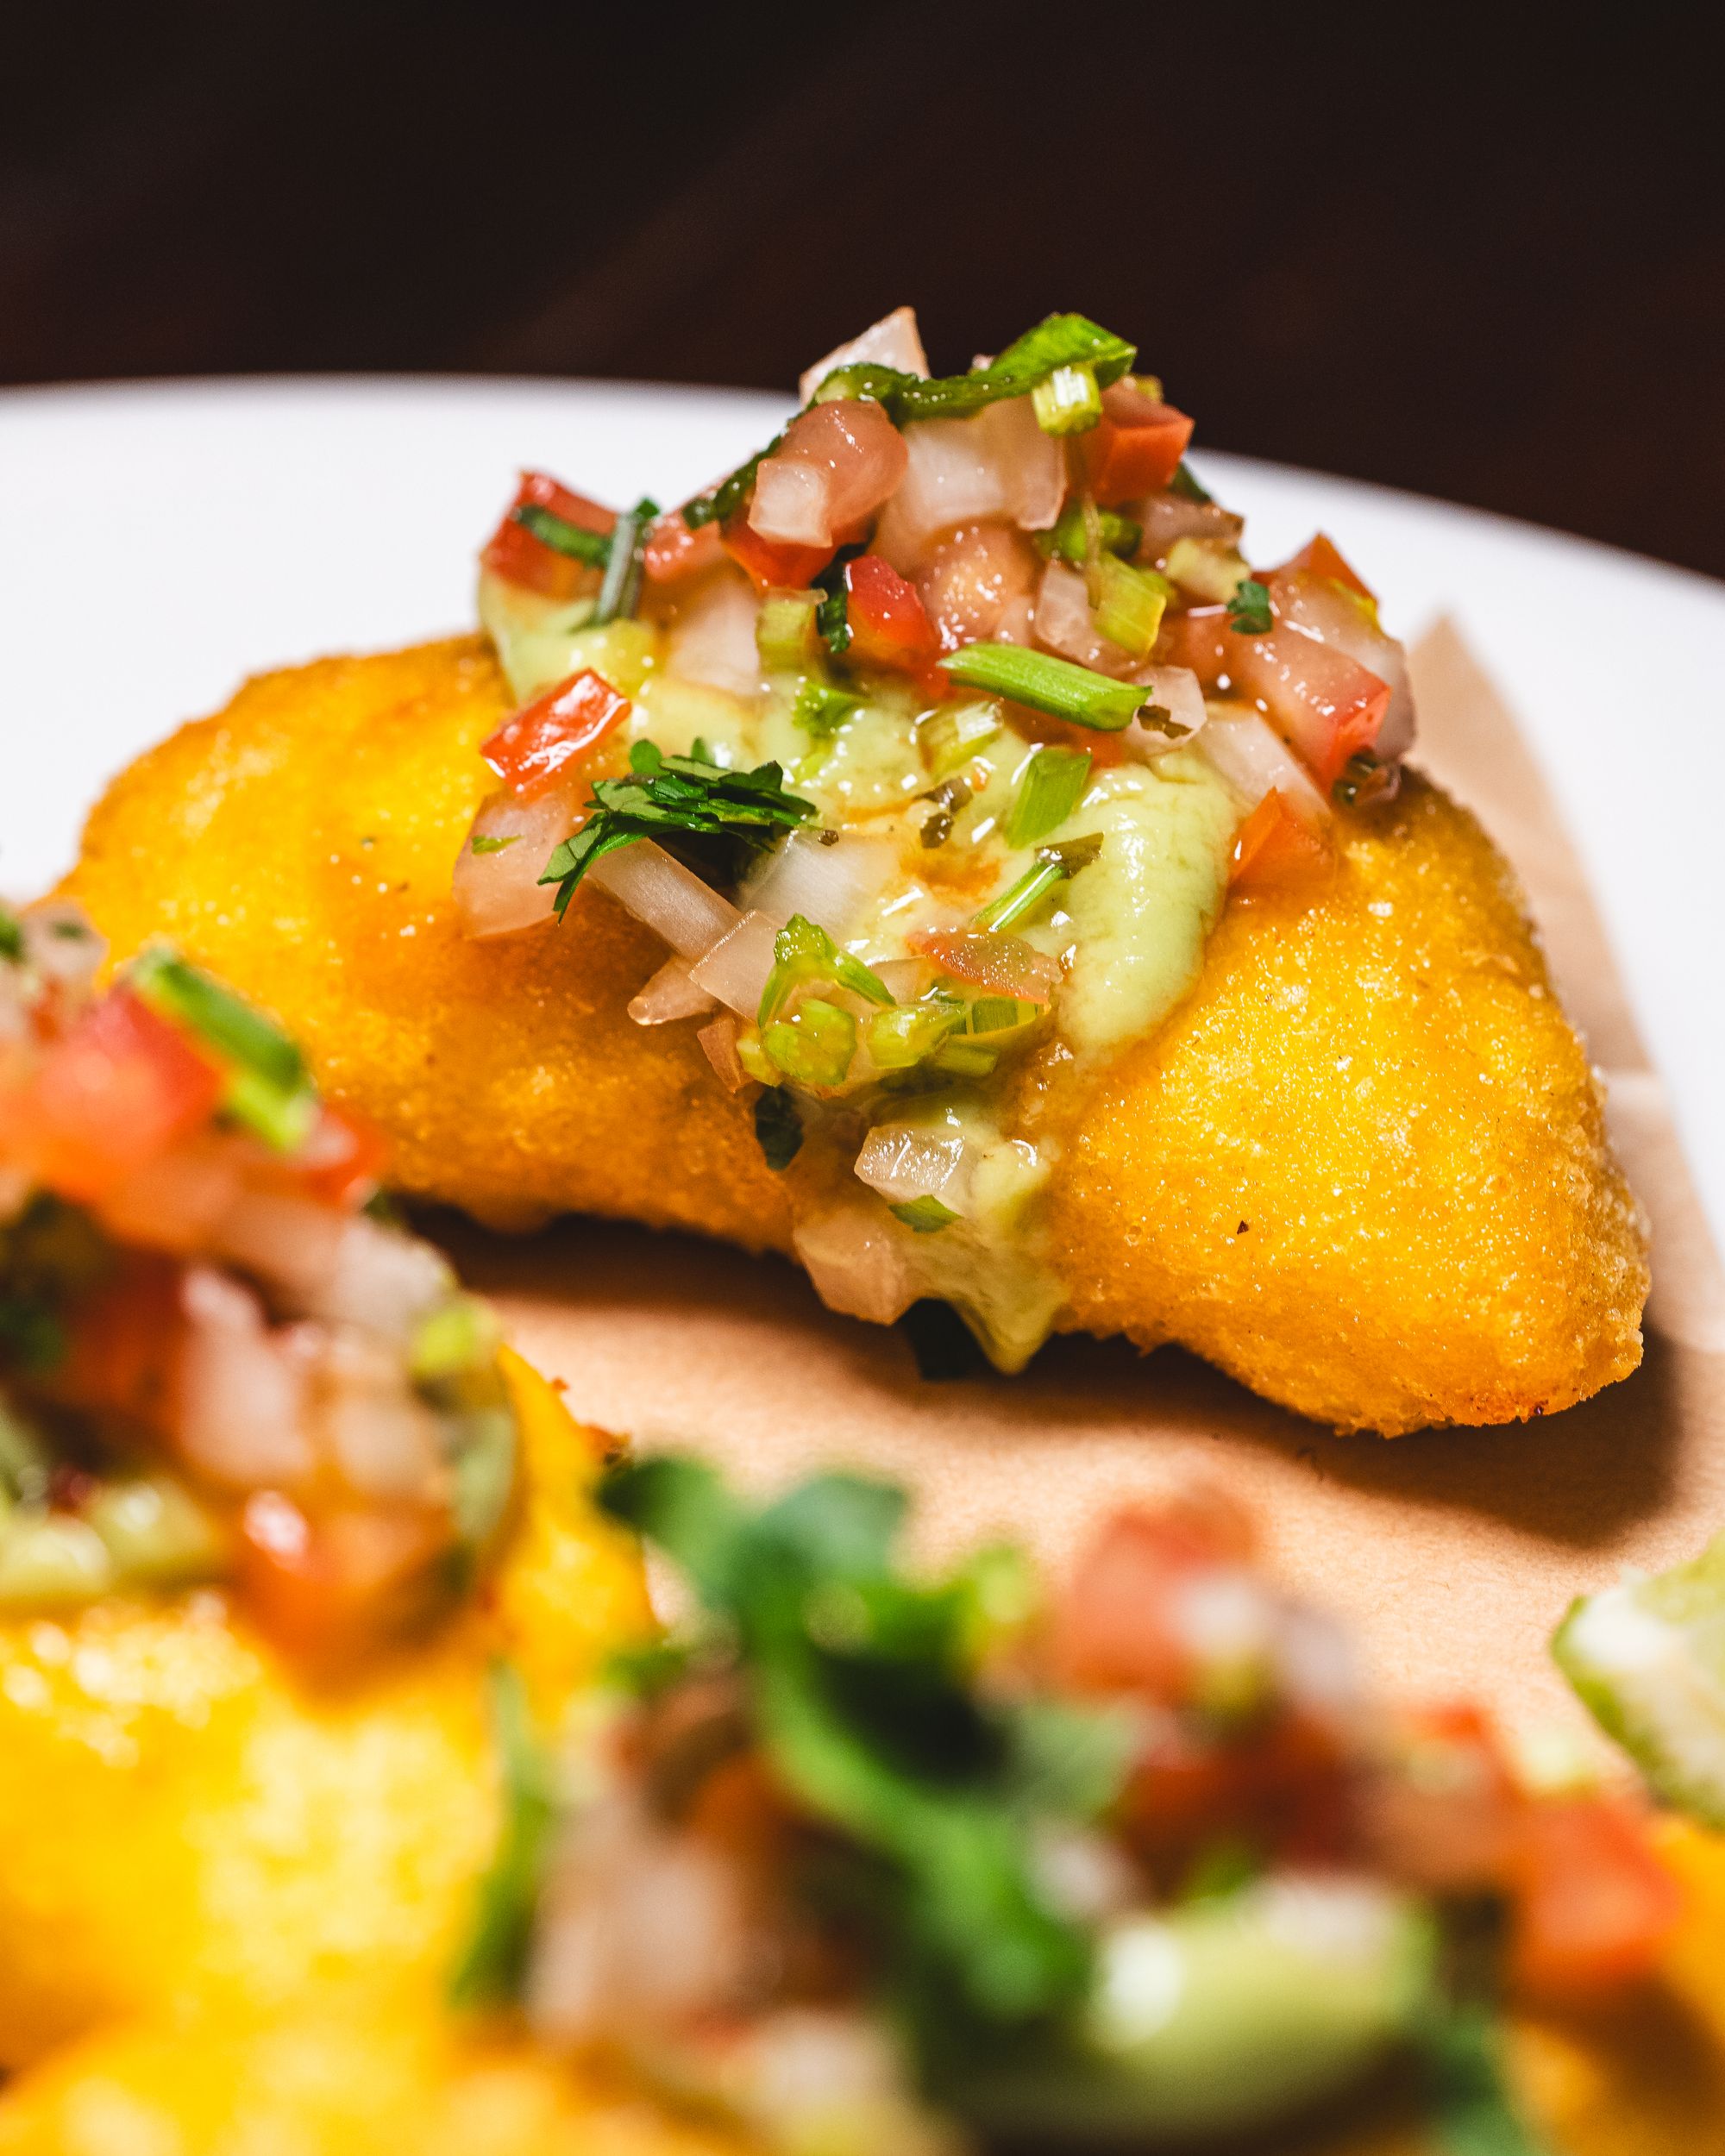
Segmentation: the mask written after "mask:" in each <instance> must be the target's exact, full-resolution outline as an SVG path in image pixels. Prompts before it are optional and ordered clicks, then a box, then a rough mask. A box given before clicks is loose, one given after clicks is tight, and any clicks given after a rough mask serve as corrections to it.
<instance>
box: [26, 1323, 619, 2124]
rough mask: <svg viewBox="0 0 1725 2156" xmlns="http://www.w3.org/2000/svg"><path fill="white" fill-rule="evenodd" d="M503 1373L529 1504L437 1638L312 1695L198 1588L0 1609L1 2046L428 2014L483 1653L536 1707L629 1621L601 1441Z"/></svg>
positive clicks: (465, 1840) (490, 1764) (483, 1855)
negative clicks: (217, 2016)
mask: <svg viewBox="0 0 1725 2156" xmlns="http://www.w3.org/2000/svg"><path fill="white" fill-rule="evenodd" d="M509 1368H510V1376H511V1388H512V1390H513V1391H514V1394H515V1396H516V1400H517V1408H518V1412H519V1419H520V1422H521V1427H522V1435H523V1442H524V1485H525V1491H524V1497H523V1499H522V1501H521V1504H520V1509H519V1513H518V1515H517V1519H516V1520H515V1521H514V1523H513V1526H512V1528H511V1540H510V1545H509V1546H508V1548H507V1549H506V1551H505V1552H504V1553H503V1555H502V1557H501V1560H500V1563H499V1569H498V1570H497V1572H496V1574H495V1575H494V1576H493V1578H492V1582H491V1589H490V1592H489V1593H488V1594H486V1595H483V1596H482V1597H481V1598H480V1601H478V1602H476V1604H475V1606H474V1607H473V1608H471V1609H469V1610H468V1611H467V1612H466V1613H465V1614H462V1615H461V1616H460V1617H458V1618H457V1619H455V1620H452V1621H451V1622H450V1623H449V1624H448V1625H447V1626H445V1627H444V1628H443V1629H442V1631H441V1632H440V1633H437V1634H436V1635H435V1636H434V1637H433V1639H431V1641H430V1642H429V1643H427V1644H423V1645H420V1646H419V1647H417V1648H405V1649H404V1650H403V1651H401V1653H400V1654H399V1655H398V1657H397V1658H394V1659H392V1660H391V1661H389V1662H386V1663H385V1664H381V1665H380V1666H378V1667H376V1668H373V1669H370V1670H367V1671H366V1672H364V1673H361V1674H357V1675H356V1676H355V1677H354V1678H353V1679H352V1680H351V1681H350V1682H348V1683H345V1684H343V1685H341V1686H340V1687H339V1688H336V1687H324V1688H322V1689H311V1688H309V1687H307V1686H305V1685H303V1684H301V1683H297V1682H296V1681H295V1679H294V1677H293V1676H292V1672H291V1671H290V1670H288V1669H287V1668H285V1665H284V1664H283V1663H282V1661H281V1659H280V1658H279V1656H278V1655H277V1654H275V1653H274V1652H273V1650H271V1649H270V1648H269V1647H268V1646H267V1645H266V1644H264V1643H263V1642H262V1641H260V1640H259V1639H255V1638H254V1636H253V1635H252V1634H250V1633H248V1631H247V1630H246V1629H245V1627H244V1626H242V1624H241V1623H240V1622H239V1620H237V1619H236V1618H235V1617H234V1616H233V1615H232V1614H230V1612H229V1607H228V1604H227V1602H226V1600H225V1598H224V1597H223V1596H222V1595H218V1594H216V1593H213V1592H207V1593H204V1594H197V1595H183V1596H179V1597H178V1598H172V1599H169V1598H159V1599H157V1600H155V1601H119V1600H114V1601H103V1602H102V1603H99V1604H97V1605H96V1606H94V1607H93V1608H91V1609H90V1610H88V1611H87V1612H85V1613H84V1614H79V1615H78V1616H75V1617H67V1618H65V1619H49V1618H41V1619H37V1620H15V1621H13V1622H11V1623H9V1624H6V1625H4V1626H0V1760H3V1762H4V1766H3V1771H0V1849H3V1851H4V1852H5V1854H4V1860H3V1862H0V2062H3V2063H4V2064H5V2065H11V2066H16V2065H20V2064H22V2063H23V2062H25V2061H27V2060H29V2059H34V2058H36V2057H37V2056H38V2055H40V2054H41V2053H43V2052H44V2051H46V2050H47V2049H48V2048H49V2047H50V2046H53V2045H55V2044H58V2043H60V2042H61V2041H63V2040H66V2039H67V2038H69V2037H72V2036H75V2035H78V2034H80V2033H81V2032H83V2031H85V2030H89V2029H91V2028H95V2027H97V2025H99V2024H103V2023H110V2022H113V2021H116V2020H119V2019H121V2018H122V2017H129V2016H133V2015H140V2014H142V2013H145V2012H148V2013H149V2014H151V2015H169V2014H173V2013H176V2012H179V2011H181V2010H189V2009H191V2006H192V2005H194V2004H195V2003H197V2002H200V2001H203V2000H205V1999H209V1998H214V1999H217V2000H219V2001H221V2002H223V2005H224V2007H225V2008H226V2009H228V2010H229V2011H230V2012H232V2011H237V2010H239V2009H243V2008H248V2009H254V2010H256V2011H259V2012H262V2011H265V2010H267V2009H276V2008H278V2007H279V2006H281V2005H282V2004H284V2003H285V2002H287V2001H289V2000H292V1998H294V1997H295V1996H297V1995H298V1994H301V1993H303V1992H304V1991H305V1990H307V1989H308V1987H315V1988H316V1990H317V1993H318V1996H319V1997H320V1998H321V1999H323V2001H325V2002H330V2001H332V2000H339V1999H341V1998H342V1997H343V1996H345V1995H347V1994H349V1993H351V1994H352V1995H353V1996H354V1998H355V1999H358V1998H361V1997H363V1999H364V2000H365V2001H366V2002H367V2010H370V2009H371V2008H372V2007H375V2006H378V2005H380V2004H386V2005H393V2006H397V2007H398V2008H399V2009H400V2010H401V2011H402V2012H403V2013H408V2012H411V2011H412V2010H416V2009H417V2012H418V2013H419V2014H420V2015H421V2016H422V2017H425V2016H428V2015H430V2014H431V2012H432V2009H433V2008H434V2006H435V2005H438V2004H441V2001H442V1996H443V1992H444V1988H445V1985H446V1983H447V1979H448V1973H449V1968H450V1966H451V1964H452V1960H453V1958H454V1955H455V1952H456V1951H457V1946H458V1943H459V1941H460V1940H461V1939H462V1938H463V1937H464V1936H465V1932H466V1927H467V1924H468V1922H469V1921H471V1914H472V1909H473V1905H474V1891H475V1886H476V1883H477V1881H478V1878H479V1877H480V1873H481V1872H482V1871H484V1869H485V1867H486V1865H487V1864H488V1863H489V1861H490V1859H491V1857H492V1852H493V1850H494V1848H495V1846H496V1841H497V1834H498V1829H499V1790H498V1777H497V1771H496V1763H495V1760H494V1758H493V1756H492V1737H491V1732H490V1727H489V1718H488V1713H487V1708H486V1684H485V1674H486V1667H487V1664H488V1663H489V1662H490V1659H491V1658H492V1656H493V1655H494V1654H499V1653H503V1654H506V1655H508V1656H509V1657H510V1658H511V1659H512V1660H513V1661H515V1662H516V1664H517V1665H518V1666H519V1667H520V1669H521V1670H522V1672H523V1675H524V1680H525V1682H526V1683H527V1686H528V1688H529V1690H530V1695H532V1697H533V1700H534V1702H535V1705H536V1708H537V1709H538V1710H539V1712H540V1713H541V1714H543V1715H544V1716H546V1717H547V1718H548V1720H549V1719H551V1718H555V1714H556V1713H557V1710H558V1708H559V1707H560V1705H561V1703H562V1702H565V1701H566V1700H568V1698H569V1697H570V1696H571V1695H573V1694H574V1693H575V1692H576V1691H577V1690H578V1689H580V1688H581V1687H582V1686H584V1685H585V1683H586V1681H587V1680H588V1679H589V1678H590V1677H591V1675H592V1673H593V1670H594V1669H595V1667H596V1666H597V1664H598V1663H599V1660H600V1659H601V1658H602V1657H603V1656H604V1654H605V1652H606V1651H608V1650H609V1649H610V1647H611V1646H612V1645H614V1644H615V1643H616V1642H617V1641H618V1640H619V1639H626V1638H630V1637H633V1636H636V1635H637V1634H638V1633H640V1632H641V1631H642V1630H643V1628H644V1627H645V1626H646V1625H647V1624H648V1622H649V1613H648V1608H647V1603H646V1598H645V1591H644V1588H643V1581H642V1576H641V1572H640V1567H639V1564H638V1561H637V1557H636V1555H635V1553H634V1551H633V1550H632V1549H631V1548H630V1545H628V1544H627V1543H626V1542H625V1541H624V1539H623V1538H622V1537H621V1536H620V1535H618V1534H616V1533H614V1532H613V1531H612V1530H611V1529H610V1528H608V1527H607V1526H605V1524H604V1523H603V1522H602V1521H601V1520H599V1518H598V1517H597V1516H596V1515H595V1514H593V1511H592V1508H591V1507H590V1506H589V1505H588V1504H587V1502H586V1489H587V1488H588V1486H589V1484H590V1482H591V1481H592V1478H593V1473H594V1471H595V1469H596V1466H597V1463H598V1459H599V1450H598V1441H597V1439H596V1438H594V1435H593V1432H586V1431H583V1430H581V1429H580V1428H579V1427H578V1426H576V1425H575V1424H574V1422H572V1421H571V1420H570V1419H569V1417H568V1414H567V1413H566V1412H565V1410H564V1409H563V1407H562V1406H561V1402H560V1401H559V1400H558V1398H557V1396H556V1395H555V1393H554V1392H553V1391H552V1390H551V1389H550V1388H549V1387H548V1386H547V1385H546V1384H545V1382H544V1381H543V1379H541V1378H539V1377H537V1376H535V1375H534V1374H533V1373H532V1372H531V1371H530V1370H529V1369H527V1368H526V1366H525V1365H524V1364H523V1363H520V1362H519V1361H518V1360H517V1358H515V1357H510V1358H509ZM152 2146H153V2145H151V2144H147V2143H142V2144H140V2147H145V2148H148V2147H152ZM170 2146H171V2145H170Z"/></svg>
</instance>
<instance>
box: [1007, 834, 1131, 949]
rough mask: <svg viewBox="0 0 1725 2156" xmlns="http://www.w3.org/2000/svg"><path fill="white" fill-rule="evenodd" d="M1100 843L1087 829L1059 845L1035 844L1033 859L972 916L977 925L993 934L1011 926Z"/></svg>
mask: <svg viewBox="0 0 1725 2156" xmlns="http://www.w3.org/2000/svg"><path fill="white" fill-rule="evenodd" d="M1101 846H1102V841H1101V834H1100V833H1098V832H1087V833H1086V835H1085V836H1084V837H1082V838H1072V839H1069V840H1067V842H1066V843H1065V844H1063V845H1060V846H1039V847H1038V849H1037V855H1036V859H1035V861H1034V862H1032V865H1031V867H1030V868H1026V871H1025V872H1024V874H1022V875H1021V876H1020V877H1019V880H1018V881H1017V882H1016V883H1015V884H1013V887H1012V888H1011V889H1010V890H1008V891H1003V892H1002V893H1000V897H999V898H998V899H995V900H994V903H993V905H991V906H984V907H983V908H982V912H980V913H979V914H978V915H977V916H976V925H977V927H978V928H986V929H992V930H993V931H994V932H995V934H997V935H998V934H999V933H1000V931H1002V930H1005V929H1008V928H1015V927H1016V926H1017V925H1018V924H1019V922H1020V921H1022V920H1026V919H1028V918H1029V917H1030V915H1031V914H1032V913H1033V912H1035V911H1036V909H1037V908H1038V906H1040V905H1041V904H1042V902H1043V900H1044V899H1045V898H1046V897H1047V896H1048V895H1049V893H1050V892H1051V891H1052V890H1053V889H1054V887H1055V886H1056V885H1057V884H1060V883H1064V882H1065V881H1066V879H1067V878H1068V877H1069V876H1076V874H1077V873H1078V871H1079V870H1080V869H1081V868H1088V867H1089V865H1090V863H1091V862H1093V861H1094V860H1095V858H1096V856H1097V855H1098V853H1100V852H1101Z"/></svg>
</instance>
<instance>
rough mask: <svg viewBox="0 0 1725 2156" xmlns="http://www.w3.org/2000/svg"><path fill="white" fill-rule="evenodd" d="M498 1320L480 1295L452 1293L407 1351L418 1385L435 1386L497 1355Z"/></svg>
mask: <svg viewBox="0 0 1725 2156" xmlns="http://www.w3.org/2000/svg"><path fill="white" fill-rule="evenodd" d="M497 1345H498V1332H497V1320H496V1319H495V1318H493V1317H492V1313H491V1311H490V1309H489V1308H488V1307H487V1306H486V1304H484V1303H482V1302H481V1301H480V1300H479V1298H478V1296H476V1295H451V1296H450V1297H449V1300H448V1301H447V1302H442V1303H440V1304H439V1305H438V1306H437V1307H436V1309H435V1310H434V1311H432V1313H430V1316H429V1317H427V1318H424V1319H422V1320H421V1322H420V1325H419V1326H418V1329H417V1332H415V1333H414V1335H413V1338H412V1342H411V1345H410V1346H409V1348H408V1351H407V1368H408V1373H409V1375H410V1376H411V1377H412V1379H413V1382H414V1383H415V1384H416V1385H433V1384H437V1383H439V1382H442V1380H444V1379H447V1378H451V1377H459V1376H461V1375H462V1374H463V1373H464V1372H466V1371H467V1370H471V1369H479V1368H480V1367H481V1366H483V1365H484V1364H486V1363H490V1362H492V1361H493V1360H494V1359H495V1357H496V1355H497Z"/></svg>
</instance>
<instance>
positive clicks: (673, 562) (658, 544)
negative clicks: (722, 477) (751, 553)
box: [641, 509, 724, 584]
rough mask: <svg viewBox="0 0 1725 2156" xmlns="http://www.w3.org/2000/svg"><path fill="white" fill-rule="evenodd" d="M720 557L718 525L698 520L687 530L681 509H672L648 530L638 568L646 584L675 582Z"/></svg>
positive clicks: (714, 563) (713, 564)
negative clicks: (702, 522)
mask: <svg viewBox="0 0 1725 2156" xmlns="http://www.w3.org/2000/svg"><path fill="white" fill-rule="evenodd" d="M721 561H724V547H723V545H722V544H721V543H720V541H719V536H718V525H717V524H701V525H699V527H698V528H697V529H696V530H693V531H691V530H689V528H688V526H687V524H686V523H684V522H683V512H682V511H681V509H674V510H673V511H671V512H670V514H669V515H668V516H667V517H660V519H659V520H658V522H657V523H655V525H654V526H653V528H652V530H650V531H649V533H648V535H647V544H646V545H645V547H644V548H643V549H642V554H641V569H642V573H643V575H644V576H645V578H646V579H647V581H648V582H649V584H675V583H677V582H679V581H680V580H681V579H682V578H684V577H686V576H699V575H701V574H703V573H705V572H706V570H708V569H716V568H717V567H718V565H719V563H720V562H721Z"/></svg>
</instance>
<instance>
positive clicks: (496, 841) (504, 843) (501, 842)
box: [468, 831, 521, 856]
mask: <svg viewBox="0 0 1725 2156" xmlns="http://www.w3.org/2000/svg"><path fill="white" fill-rule="evenodd" d="M520 837H521V833H520V832H519V831H511V833H510V835H509V837H507V838H487V837H486V835H485V833H484V832H483V831H481V832H480V834H479V836H478V837H476V838H474V839H471V840H470V841H469V842H468V850H469V852H472V853H475V854H478V855H480V856H484V855H486V854H500V853H502V852H504V851H505V849H506V848H508V847H511V846H513V845H514V844H515V843H517V840H518V839H519V838H520Z"/></svg>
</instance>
